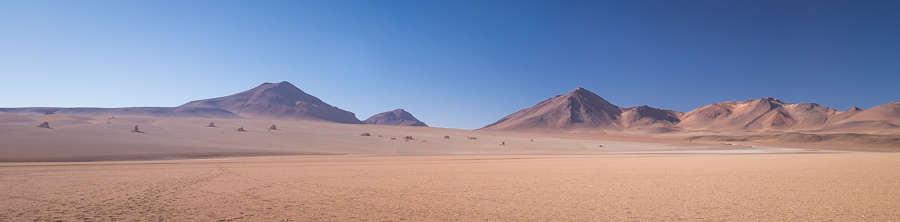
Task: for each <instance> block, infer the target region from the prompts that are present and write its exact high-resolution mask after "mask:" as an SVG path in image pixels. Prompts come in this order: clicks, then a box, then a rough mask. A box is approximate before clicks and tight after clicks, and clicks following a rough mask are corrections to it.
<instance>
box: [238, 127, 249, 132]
mask: <svg viewBox="0 0 900 222" xmlns="http://www.w3.org/2000/svg"><path fill="white" fill-rule="evenodd" d="M237 131H238V132H247V131H246V130H244V127H238V129H237Z"/></svg>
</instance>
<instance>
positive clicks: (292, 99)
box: [176, 81, 362, 124]
mask: <svg viewBox="0 0 900 222" xmlns="http://www.w3.org/2000/svg"><path fill="white" fill-rule="evenodd" d="M178 108H181V109H198V108H219V109H223V110H227V111H229V112H232V113H235V114H237V115H240V116H243V117H247V118H263V119H281V120H325V121H331V122H337V123H354V124H359V123H362V122H361V121H359V119H357V118H356V115H354V114H353V113H351V112H348V111H345V110H342V109H339V108H337V107H334V106H331V105H329V104H327V103H325V102H323V101H322V100H320V99H319V98H316V97H315V96H312V95H309V94H307V93H305V92H303V90H300V89H299V88H297V87H296V86H294V85H292V84H291V83H289V82H287V81H284V82H280V83H263V84H262V85H259V86H257V87H256V88H253V89H250V90H247V91H244V92H240V93H237V94H234V95H230V96H225V97H219V98H213V99H205V100H197V101H192V102H189V103H186V104H184V105H181V106H179V107H177V108H176V109H178Z"/></svg>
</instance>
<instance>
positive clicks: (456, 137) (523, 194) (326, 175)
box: [0, 113, 900, 221]
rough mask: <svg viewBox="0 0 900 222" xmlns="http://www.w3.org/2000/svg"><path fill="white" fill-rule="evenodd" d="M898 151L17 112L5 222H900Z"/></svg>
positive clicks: (2, 149) (5, 117)
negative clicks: (271, 128) (45, 125)
mask: <svg viewBox="0 0 900 222" xmlns="http://www.w3.org/2000/svg"><path fill="white" fill-rule="evenodd" d="M43 121H48V122H50V125H51V127H53V129H44V128H38V127H36V126H37V125H38V124H39V123H41V122H43ZM107 121H109V122H110V123H109V124H106V122H107ZM211 121H214V122H216V125H218V127H206V125H207V124H209V122H211ZM271 124H276V125H277V126H278V128H279V130H276V131H268V130H266V129H267V128H268V127H269V126H270V125H271ZM134 125H140V127H141V130H142V131H144V133H130V130H131V128H132V127H133V126H134ZM237 127H245V128H246V129H247V130H248V131H249V132H237V131H235V129H236V128H237ZM363 132H369V133H371V134H372V136H368V137H365V136H360V135H359V134H360V133H363ZM378 135H382V137H378ZM445 135H449V136H450V137H451V139H443V136H445ZM403 136H413V137H415V138H416V140H412V141H409V142H407V141H405V140H403V139H402V137H403ZM469 136H473V137H478V139H477V140H470V139H466V137H469ZM391 137H394V138H397V139H396V140H392V139H390V138H391ZM532 141H533V142H532ZM500 142H505V143H506V144H507V145H506V146H500V145H499V143H500ZM601 146H602V147H601ZM895 150H896V147H874V148H872V147H852V146H825V145H817V144H812V145H810V144H778V143H740V144H734V143H732V144H726V143H723V142H710V141H706V142H698V141H693V142H690V141H684V140H683V139H679V138H677V137H665V136H663V137H629V136H627V135H625V136H622V135H601V136H598V135H543V134H525V133H500V132H483V131H469V130H455V129H441V128H420V127H391V126H372V125H350V124H333V123H320V122H302V121H301V122H293V121H271V120H251V119H201V118H155V117H128V116H121V117H116V118H115V119H110V118H109V117H80V116H66V115H50V116H19V115H10V114H2V113H0V187H2V188H3V189H0V203H2V204H0V221H55V220H63V221H73V220H91V221H93V220H98V221H110V220H141V221H146V220H167V221H232V220H246V221H281V220H287V221H323V220H324V221H347V220H351V221H356V220H376V221H386V220H392V221H395V220H409V221H434V220H440V221H444V220H466V221H473V220H474V221H482V220H507V221H522V220H543V221H545V220H564V221H573V220H574V221H596V220H630V221H647V220H692V221H694V220H742V221H747V220H753V221H756V220H792V221H796V220H800V221H810V220H834V221H848V220H874V221H896V220H900V213H898V212H900V179H898V178H900V153H893V152H890V151H895ZM871 151H880V152H871ZM884 151H888V152H884Z"/></svg>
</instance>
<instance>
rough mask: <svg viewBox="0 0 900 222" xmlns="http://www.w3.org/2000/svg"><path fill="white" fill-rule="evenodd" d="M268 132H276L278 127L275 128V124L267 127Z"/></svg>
mask: <svg viewBox="0 0 900 222" xmlns="http://www.w3.org/2000/svg"><path fill="white" fill-rule="evenodd" d="M269 130H278V127H275V124H272V126H270V127H269Z"/></svg>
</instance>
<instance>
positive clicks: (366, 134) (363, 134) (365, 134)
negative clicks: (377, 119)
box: [359, 132, 372, 136]
mask: <svg viewBox="0 0 900 222" xmlns="http://www.w3.org/2000/svg"><path fill="white" fill-rule="evenodd" d="M359 135H360V136H372V134H369V133H368V132H366V133H362V134H359Z"/></svg>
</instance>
